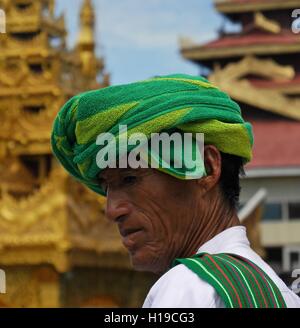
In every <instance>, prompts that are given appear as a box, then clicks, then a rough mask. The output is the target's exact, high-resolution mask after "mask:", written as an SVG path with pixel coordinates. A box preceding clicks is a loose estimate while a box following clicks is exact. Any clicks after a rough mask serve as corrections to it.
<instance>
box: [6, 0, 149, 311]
mask: <svg viewBox="0 0 300 328" xmlns="http://www.w3.org/2000/svg"><path fill="white" fill-rule="evenodd" d="M54 8H55V1H54V0H13V1H12V0H0V9H3V10H4V12H5V15H6V34H0V119H1V128H0V269H2V270H4V271H5V274H6V294H0V306H3V307H89V306H93V307H102V306H116V307H117V306H140V305H141V302H142V300H143V298H144V295H145V293H146V291H147V289H148V286H149V285H150V284H151V283H152V282H153V279H154V277H153V276H152V275H150V274H144V273H136V272H133V271H132V269H131V266H130V263H129V260H128V255H127V251H126V250H125V249H124V248H123V246H122V244H121V242H120V238H119V234H118V232H117V231H116V228H115V226H113V225H112V224H111V223H109V222H108V221H107V220H106V219H105V218H104V215H103V204H104V199H103V198H99V197H98V196H96V195H95V194H93V193H92V192H90V191H88V190H87V189H86V188H85V187H84V186H82V185H80V184H78V183H77V182H76V181H74V180H73V179H72V178H71V177H69V176H68V175H67V174H66V173H65V172H64V170H63V169H62V168H61V167H60V166H59V165H58V164H57V162H56V160H55V159H54V158H53V156H52V155H51V149H50V143H49V140H50V131H51V127H52V122H53V120H54V117H55V115H56V113H57V112H58V110H59V108H60V107H61V106H62V105H63V104H64V103H65V102H66V100H67V99H69V98H70V97H71V96H73V95H75V94H77V93H79V92H82V91H85V90H89V89H96V88H101V87H105V86H107V85H108V84H109V75H108V74H106V73H105V71H104V62H103V59H102V58H100V59H98V58H97V57H96V55H95V39H94V22H95V15H94V9H93V6H92V2H91V1H90V0H84V1H83V6H82V9H81V14H80V20H81V27H80V33H79V37H78V41H77V44H76V47H75V49H72V50H69V49H67V47H66V37H67V32H66V28H65V23H64V16H63V15H61V16H60V17H56V16H55V14H54ZM99 81H100V82H99Z"/></svg>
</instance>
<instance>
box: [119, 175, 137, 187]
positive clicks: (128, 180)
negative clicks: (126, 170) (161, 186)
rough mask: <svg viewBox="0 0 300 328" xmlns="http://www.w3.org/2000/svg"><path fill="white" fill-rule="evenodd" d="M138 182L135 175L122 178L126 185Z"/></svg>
mask: <svg viewBox="0 0 300 328" xmlns="http://www.w3.org/2000/svg"><path fill="white" fill-rule="evenodd" d="M136 181H137V177H136V176H134V175H127V176H125V177H123V178H122V183H123V184H124V185H132V184H134V183H135V182H136Z"/></svg>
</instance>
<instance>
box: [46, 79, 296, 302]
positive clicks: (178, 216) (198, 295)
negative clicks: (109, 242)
mask: <svg viewBox="0 0 300 328" xmlns="http://www.w3.org/2000/svg"><path fill="white" fill-rule="evenodd" d="M121 125H122V126H126V127H127V129H128V133H126V134H125V133H123V132H122V130H121V129H120V126H121ZM174 131H176V132H177V133H179V134H180V135H185V134H188V133H190V134H192V135H193V138H192V142H191V144H190V146H191V147H190V148H189V147H187V148H188V149H190V150H192V151H196V150H197V145H198V144H197V143H196V142H195V140H196V135H197V133H204V143H205V146H204V151H203V153H202V157H200V159H198V161H197V163H196V166H195V169H194V171H193V170H189V169H188V168H187V167H185V166H184V165H183V166H182V167H181V168H178V167H177V166H176V165H175V164H174V163H175V162H178V156H179V155H180V156H181V155H182V154H183V156H184V157H186V156H187V155H186V152H185V150H186V149H184V147H183V148H182V147H179V148H176V147H174V149H173V150H172V151H171V157H172V158H171V160H170V166H169V167H162V165H161V166H158V167H156V168H133V167H130V165H129V167H127V168H124V167H123V166H122V165H120V161H118V165H117V167H116V168H111V167H109V166H108V167H107V168H105V166H104V167H103V166H101V165H100V164H99V163H100V162H101V163H102V164H103V162H105V161H106V159H107V157H110V154H111V153H113V154H115V156H117V155H120V156H119V159H121V158H124V156H125V157H126V158H127V156H128V158H129V157H130V156H131V155H130V154H129V149H127V148H126V151H125V150H124V148H118V151H117V152H115V149H114V148H113V147H112V148H108V149H110V150H111V151H110V152H108V153H107V154H106V155H103V154H104V153H105V152H103V151H104V150H105V147H107V144H105V143H102V142H101V140H102V139H103V136H104V137H106V136H107V135H106V133H109V136H110V137H111V139H112V140H114V143H113V142H112V141H111V140H108V144H110V145H116V141H115V140H117V143H118V144H121V142H122V140H123V141H124V139H126V140H128V139H129V138H130V136H132V135H133V133H139V134H141V133H143V135H145V136H146V139H147V138H148V140H149V141H150V140H152V139H151V138H152V137H151V136H152V134H153V133H161V132H166V133H169V134H171V133H173V132H174ZM103 134H104V135H103ZM99 135H100V139H99ZM112 137H116V138H115V139H113V138H112ZM101 138H102V139H101ZM99 140H100V141H99ZM51 141H52V147H53V151H54V154H55V155H56V157H57V158H58V160H59V161H60V162H61V163H62V165H63V166H64V167H65V168H66V169H67V170H68V171H69V172H70V174H72V175H73V176H74V177H75V178H76V179H77V180H79V181H81V182H82V183H84V184H85V185H86V186H87V187H89V188H91V189H92V190H94V191H95V192H97V193H99V194H102V195H106V197H107V205H106V215H107V218H108V219H109V220H111V221H113V222H115V223H116V224H117V225H118V227H119V230H120V234H121V237H122V241H123V244H124V246H125V247H126V248H127V249H128V251H129V254H130V258H131V262H132V265H133V267H134V268H135V269H136V270H140V271H151V272H155V273H158V274H162V276H161V277H160V279H159V280H158V281H157V282H156V283H155V285H154V286H153V287H152V288H151V290H150V292H149V294H148V296H147V298H146V300H145V302H144V305H143V306H144V307H275V308H278V307H286V306H287V307H300V301H299V298H298V297H297V296H296V294H294V293H293V292H292V291H291V290H289V289H288V288H287V286H286V285H285V284H284V283H283V281H281V280H280V278H279V277H278V276H277V275H276V274H275V272H274V271H273V270H272V269H271V268H270V267H269V266H268V265H267V264H266V263H265V262H264V261H263V260H262V259H261V258H260V257H259V256H258V255H257V254H256V253H255V252H254V251H253V250H252V249H251V248H250V246H249V241H248V239H247V237H246V231H245V228H244V227H242V226H241V225H240V222H239V219H238V217H237V212H236V206H237V202H238V197H239V191H240V187H239V173H240V172H241V171H242V169H243V165H244V164H245V163H246V162H248V161H249V160H250V159H251V156H252V152H251V149H252V144H253V136H252V129H251V125H250V124H249V123H246V122H244V120H243V118H242V117H241V112H240V108H239V106H238V105H237V104H236V103H235V102H234V101H232V100H231V99H230V98H229V96H228V95H226V94H225V93H223V92H221V91H220V90H219V89H218V88H216V87H215V86H213V85H212V84H211V83H209V82H208V81H207V80H205V79H204V78H202V77H194V76H188V75H183V74H176V75H169V76H160V77H155V78H152V79H148V80H145V81H140V82H136V83H131V84H127V85H121V86H112V87H108V88H104V89H100V90H96V91H90V92H86V93H83V94H80V95H78V96H76V97H74V98H72V99H71V100H70V101H68V102H67V103H66V104H65V106H64V107H63V108H62V110H61V111H60V112H59V114H58V116H57V118H56V120H55V123H54V128H53V133H52V138H51ZM102 141H103V140H102ZM195 145H196V146H195ZM151 147H152V144H151V145H150V151H149V154H150V155H149V157H147V158H146V162H147V161H149V162H150V159H152V158H153V157H155V158H156V159H158V162H159V163H162V162H163V160H162V158H163V152H164V151H160V150H156V151H154V150H153V149H152V148H153V147H152V148H151ZM178 149H179V151H178ZM118 152H119V153H118ZM124 152H125V154H124ZM117 153H118V154H117ZM99 154H100V156H99ZM141 154H142V153H141ZM144 155H145V153H144ZM180 156H179V157H180ZM128 158H127V159H128Z"/></svg>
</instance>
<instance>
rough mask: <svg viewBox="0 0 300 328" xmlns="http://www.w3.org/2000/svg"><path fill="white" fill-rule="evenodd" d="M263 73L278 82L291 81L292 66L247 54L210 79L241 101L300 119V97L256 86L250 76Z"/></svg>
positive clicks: (218, 71) (214, 73) (263, 75)
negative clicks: (292, 97)
mask: <svg viewBox="0 0 300 328" xmlns="http://www.w3.org/2000/svg"><path fill="white" fill-rule="evenodd" d="M249 74H253V75H258V76H262V77H265V78H268V79H271V80H274V81H282V80H283V81H284V80H291V79H292V78H293V77H294V75H295V72H294V69H293V67H292V66H281V65H279V64H277V63H276V62H275V61H274V60H272V59H267V60H262V59H258V58H255V57H252V56H247V57H245V58H243V59H242V60H240V61H239V62H237V63H231V64H228V65H227V66H225V67H224V68H223V69H220V68H219V69H216V70H215V71H214V72H213V73H212V74H211V75H210V76H209V80H210V81H212V82H213V83H215V84H216V85H218V86H219V87H220V88H221V89H223V90H224V91H226V92H228V93H229V95H230V96H231V97H232V98H234V99H236V100H238V101H241V102H245V103H248V104H250V105H253V106H255V107H257V108H261V109H264V110H268V111H270V112H274V113H277V114H280V115H283V116H287V117H290V118H293V119H300V98H296V99H290V98H288V97H287V96H286V95H285V93H284V92H282V91H279V90H272V89H270V90H269V89H263V88H256V87H254V86H253V85H252V84H251V83H250V82H249V81H248V79H247V75H249Z"/></svg>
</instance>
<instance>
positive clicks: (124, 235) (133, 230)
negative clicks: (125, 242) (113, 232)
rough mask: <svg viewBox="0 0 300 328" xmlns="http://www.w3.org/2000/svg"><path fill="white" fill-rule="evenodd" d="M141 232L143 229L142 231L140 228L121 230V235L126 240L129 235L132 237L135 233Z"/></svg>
mask: <svg viewBox="0 0 300 328" xmlns="http://www.w3.org/2000/svg"><path fill="white" fill-rule="evenodd" d="M141 230H142V229H140V228H127V229H125V228H120V234H121V236H122V237H124V238H125V237H127V236H129V235H131V234H133V233H135V232H138V231H141Z"/></svg>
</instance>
